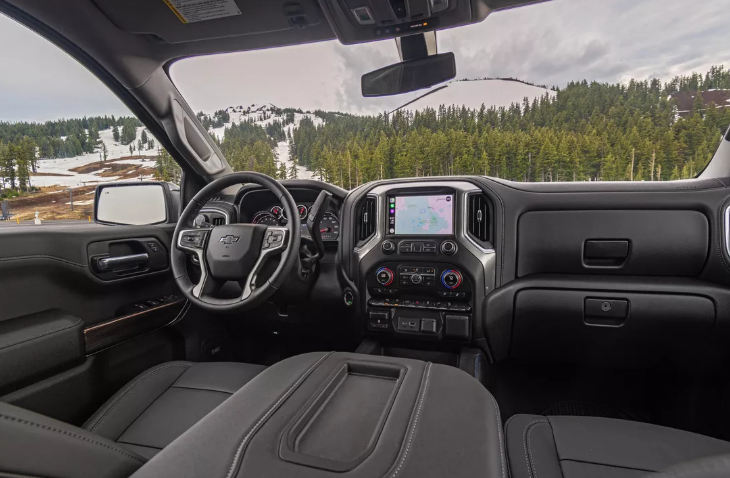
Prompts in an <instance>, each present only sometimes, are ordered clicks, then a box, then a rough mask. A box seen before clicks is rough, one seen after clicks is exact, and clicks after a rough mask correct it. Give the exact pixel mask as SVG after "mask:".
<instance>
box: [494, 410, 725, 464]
mask: <svg viewBox="0 0 730 478" xmlns="http://www.w3.org/2000/svg"><path fill="white" fill-rule="evenodd" d="M505 435H506V440H507V456H508V459H509V465H510V470H511V471H512V477H513V478H538V477H539V478H583V477H585V478H636V477H644V476H647V475H648V474H650V473H652V472H658V471H662V470H665V469H666V468H669V467H672V466H675V465H678V464H679V463H682V462H687V461H690V460H696V459H700V458H704V457H709V456H713V455H720V454H727V453H730V443H729V442H725V441H721V440H716V439H714V438H709V437H706V436H703V435H697V434H695V433H689V432H684V431H680V430H675V429H672V428H666V427H660V426H657V425H649V424H646V423H640V422H632V421H626V420H614V419H608V418H593V417H565V416H559V417H544V416H539V415H515V416H513V417H512V418H510V419H509V420H508V421H507V424H506V431H505ZM725 472H727V469H725ZM677 476H679V475H677ZM681 476H685V475H681ZM688 476H689V475H688ZM691 476H694V475H691ZM697 476H710V475H697ZM712 476H714V475H712Z"/></svg>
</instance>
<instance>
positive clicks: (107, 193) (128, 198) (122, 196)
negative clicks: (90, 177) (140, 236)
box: [94, 181, 177, 225]
mask: <svg viewBox="0 0 730 478" xmlns="http://www.w3.org/2000/svg"><path fill="white" fill-rule="evenodd" d="M175 187H176V186H175ZM175 220H177V218H176V217H175V215H174V211H173V198H172V190H171V188H170V183H165V182H152V181H145V182H128V183H106V184H99V185H98V186H97V187H96V196H95V198H94V221H95V222H97V223H99V224H126V225H145V224H163V223H166V222H174V221H175Z"/></svg>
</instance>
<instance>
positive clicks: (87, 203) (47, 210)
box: [8, 186, 96, 221]
mask: <svg viewBox="0 0 730 478" xmlns="http://www.w3.org/2000/svg"><path fill="white" fill-rule="evenodd" d="M63 189H65V188H63V187H60V186H53V187H50V188H42V191H41V192H39V193H35V194H29V195H27V196H22V197H18V198H13V199H8V202H9V203H10V213H11V214H12V215H13V217H12V219H11V220H16V219H19V220H21V221H25V220H27V219H34V218H35V212H36V211H38V217H40V218H41V220H44V221H50V220H54V219H88V218H89V216H92V215H93V213H94V190H95V189H96V186H83V187H80V188H72V190H73V195H74V210H73V211H71V205H70V204H67V203H69V202H71V200H70V195H69V192H68V191H65V192H64V191H63Z"/></svg>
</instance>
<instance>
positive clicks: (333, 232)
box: [251, 204, 340, 241]
mask: <svg viewBox="0 0 730 478" xmlns="http://www.w3.org/2000/svg"><path fill="white" fill-rule="evenodd" d="M297 212H298V214H299V219H301V220H302V235H303V236H305V237H309V230H308V229H307V225H306V220H307V214H309V207H308V206H306V205H304V204H297ZM251 222H252V223H253V224H264V225H266V226H282V225H284V224H286V223H287V217H286V210H285V209H284V207H282V206H281V205H280V204H276V205H274V206H272V207H271V208H270V209H269V210H266V211H259V212H257V213H256V214H254V215H253V218H252V219H251ZM320 232H321V233H322V240H324V241H336V240H338V239H339V237H340V219H339V218H338V217H337V215H336V214H335V213H334V212H332V211H327V212H326V213H325V214H324V216H323V217H322V222H321V223H320Z"/></svg>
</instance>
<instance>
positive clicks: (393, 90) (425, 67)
mask: <svg viewBox="0 0 730 478" xmlns="http://www.w3.org/2000/svg"><path fill="white" fill-rule="evenodd" d="M455 76H456V60H455V59H454V54H453V53H451V52H449V53H441V54H440V55H431V56H427V57H425V58H421V59H418V60H410V61H404V62H401V63H395V64H394V65H390V66H386V67H385V68H381V69H379V70H375V71H371V72H370V73H366V74H364V75H363V76H362V95H363V96H365V97H371V96H389V95H399V94H401V93H408V92H409V91H416V90H420V89H422V88H428V87H429V86H433V85H436V84H438V83H442V82H444V81H447V80H451V79H452V78H454V77H455Z"/></svg>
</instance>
